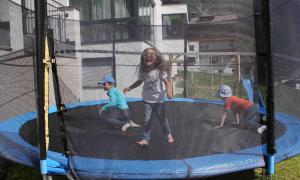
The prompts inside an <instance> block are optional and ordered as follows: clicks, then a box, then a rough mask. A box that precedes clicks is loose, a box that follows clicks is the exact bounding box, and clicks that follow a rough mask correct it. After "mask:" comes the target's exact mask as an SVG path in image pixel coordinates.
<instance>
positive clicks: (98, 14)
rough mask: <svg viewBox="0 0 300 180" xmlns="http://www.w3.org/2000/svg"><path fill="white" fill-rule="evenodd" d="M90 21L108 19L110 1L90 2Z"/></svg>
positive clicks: (97, 0) (109, 16)
mask: <svg viewBox="0 0 300 180" xmlns="http://www.w3.org/2000/svg"><path fill="white" fill-rule="evenodd" d="M91 7H92V20H101V19H110V18H111V8H110V0H91Z"/></svg>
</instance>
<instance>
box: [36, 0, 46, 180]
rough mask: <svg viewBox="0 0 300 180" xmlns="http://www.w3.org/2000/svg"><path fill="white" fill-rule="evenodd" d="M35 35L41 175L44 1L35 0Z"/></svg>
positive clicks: (43, 166)
mask: <svg viewBox="0 0 300 180" xmlns="http://www.w3.org/2000/svg"><path fill="white" fill-rule="evenodd" d="M34 7H35V33H36V47H35V48H36V51H35V53H36V56H35V57H36V58H35V77H36V79H35V87H36V106H37V127H38V143H39V150H40V166H41V167H40V169H41V174H42V175H43V176H45V175H46V174H47V161H46V159H47V154H46V153H47V150H46V148H47V147H46V138H45V137H46V133H45V129H44V128H45V114H44V113H45V110H44V104H45V102H44V83H43V81H44V63H43V59H44V54H45V53H44V52H45V46H44V44H45V34H46V33H45V29H46V23H45V22H46V12H47V8H46V0H35V1H34Z"/></svg>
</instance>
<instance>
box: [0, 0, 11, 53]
mask: <svg viewBox="0 0 300 180" xmlns="http://www.w3.org/2000/svg"><path fill="white" fill-rule="evenodd" d="M0 7H1V10H0V37H1V38H0V49H8V48H10V18H9V6H8V1H0Z"/></svg>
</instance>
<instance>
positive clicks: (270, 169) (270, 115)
mask: <svg viewBox="0 0 300 180" xmlns="http://www.w3.org/2000/svg"><path fill="white" fill-rule="evenodd" d="M264 4H265V15H266V37H267V63H266V64H267V127H268V129H267V152H268V162H267V165H268V166H267V173H268V174H270V175H272V174H274V154H275V153H276V149H275V133H274V131H275V129H274V78H273V61H272V31H271V29H272V20H271V15H270V11H271V8H272V5H271V1H270V0H265V3H264Z"/></svg>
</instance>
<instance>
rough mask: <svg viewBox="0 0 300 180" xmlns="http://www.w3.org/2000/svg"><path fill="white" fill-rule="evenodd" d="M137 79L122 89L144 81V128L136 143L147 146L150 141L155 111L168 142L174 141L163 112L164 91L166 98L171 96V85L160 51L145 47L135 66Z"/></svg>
mask: <svg viewBox="0 0 300 180" xmlns="http://www.w3.org/2000/svg"><path fill="white" fill-rule="evenodd" d="M137 70H138V80H137V81H135V82H134V83H133V84H132V85H131V86H129V87H127V88H125V89H124V90H123V91H124V93H127V92H128V91H130V90H132V89H134V88H136V87H138V86H140V85H141V84H142V83H143V82H144V86H143V92H142V97H143V100H144V130H143V135H142V140H141V141H138V142H137V144H139V145H141V146H147V145H148V144H149V141H150V131H151V122H152V118H151V116H152V114H153V113H155V114H156V115H157V117H158V119H159V121H160V124H161V126H162V127H163V131H164V133H165V134H166V138H167V141H168V143H169V144H172V143H174V139H173V137H172V134H171V129H170V125H169V121H168V119H167V117H166V113H165V105H164V99H165V91H164V89H163V83H164V84H165V87H166V93H167V97H168V98H172V85H171V82H170V81H169V80H168V79H167V73H166V63H165V60H164V58H163V56H162V55H161V53H160V52H159V51H158V50H157V49H155V48H147V49H145V50H144V51H143V54H142V55H141V61H140V64H139V65H138V66H137Z"/></svg>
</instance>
